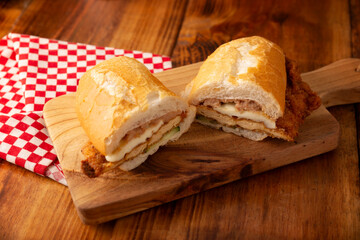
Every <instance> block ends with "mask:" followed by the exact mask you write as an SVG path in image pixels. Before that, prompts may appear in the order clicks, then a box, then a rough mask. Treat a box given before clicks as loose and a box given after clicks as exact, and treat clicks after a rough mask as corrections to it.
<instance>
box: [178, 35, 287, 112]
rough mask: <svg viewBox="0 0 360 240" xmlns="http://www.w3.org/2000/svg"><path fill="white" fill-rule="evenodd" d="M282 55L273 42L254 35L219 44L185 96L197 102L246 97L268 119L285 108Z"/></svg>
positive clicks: (284, 72) (284, 75)
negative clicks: (256, 104)
mask: <svg viewBox="0 0 360 240" xmlns="http://www.w3.org/2000/svg"><path fill="white" fill-rule="evenodd" d="M285 89H286V70H285V55H284V53H283V51H282V50H281V48H280V47H279V46H277V45H276V44H274V43H272V42H270V41H269V40H266V39H264V38H262V37H258V36H254V37H247V38H241V39H237V40H233V41H231V42H228V43H226V44H223V45H221V46H220V47H219V48H218V49H216V51H215V52H214V53H212V54H211V55H210V56H209V57H208V58H207V59H206V61H205V62H204V63H203V65H202V66H201V68H200V70H199V73H198V74H197V76H196V77H195V78H194V79H193V80H192V82H191V83H190V84H189V85H188V86H187V89H186V90H185V95H187V96H185V97H187V98H188V101H189V103H190V104H193V105H198V104H199V103H201V102H202V101H204V100H205V99H207V98H217V99H248V100H252V101H254V102H256V103H258V104H259V105H261V107H262V111H263V112H264V113H265V114H267V115H268V116H269V117H270V118H273V119H277V118H279V117H281V116H283V113H284V109H285Z"/></svg>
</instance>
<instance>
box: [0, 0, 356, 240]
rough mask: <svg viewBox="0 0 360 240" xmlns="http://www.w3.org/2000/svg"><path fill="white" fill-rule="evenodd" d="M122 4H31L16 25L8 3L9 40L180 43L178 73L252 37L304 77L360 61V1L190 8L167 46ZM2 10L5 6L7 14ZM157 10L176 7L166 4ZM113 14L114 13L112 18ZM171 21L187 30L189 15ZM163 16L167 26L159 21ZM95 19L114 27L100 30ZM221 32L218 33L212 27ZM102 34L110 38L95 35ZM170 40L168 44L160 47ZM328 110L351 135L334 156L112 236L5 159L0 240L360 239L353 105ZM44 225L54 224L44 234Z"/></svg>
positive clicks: (175, 208)
mask: <svg viewBox="0 0 360 240" xmlns="http://www.w3.org/2000/svg"><path fill="white" fill-rule="evenodd" d="M15 2H19V3H20V4H21V3H22V2H29V3H30V1H6V4H7V3H11V4H12V3H15ZM33 2H35V3H33ZM60 2H61V3H63V4H64V5H61V4H59V3H60ZM124 2H125V1H88V4H86V1H85V0H81V1H75V2H74V1H71V2H70V1H66V0H65V1H64V0H61V1H60V0H56V1H55V0H54V1H40V0H33V1H31V4H30V5H29V7H31V9H32V10H31V13H30V12H25V13H24V14H23V15H22V16H21V18H19V19H18V17H17V16H20V15H21V12H22V10H21V9H22V5H16V4H15V5H11V6H16V8H15V10H14V12H16V11H17V12H16V14H15V15H13V16H12V17H11V18H12V19H13V20H16V19H18V20H17V22H16V24H15V25H13V20H11V21H7V23H6V21H1V24H2V25H1V26H2V27H1V31H2V35H5V34H6V33H7V32H8V31H15V32H20V33H28V34H34V35H39V36H44V37H54V38H60V39H63V40H69V41H79V42H85V43H90V44H98V45H109V44H110V42H111V41H112V39H113V38H115V37H116V38H117V39H116V42H113V43H111V44H114V45H112V46H114V47H119V48H137V49H139V50H146V51H152V52H157V53H162V54H171V49H172V47H169V48H168V46H170V45H171V44H174V43H176V50H175V52H174V60H175V63H176V64H177V65H178V66H180V65H184V64H188V63H192V62H196V61H199V60H204V59H205V57H206V56H207V54H209V53H211V52H212V51H213V50H214V49H215V48H216V47H217V46H218V45H219V44H220V43H222V42H225V41H228V40H230V39H231V38H235V37H240V36H245V35H254V34H258V35H262V36H265V37H268V38H269V39H271V40H273V41H275V42H277V43H279V45H281V46H282V47H283V48H284V49H285V51H286V53H287V54H288V55H289V56H290V57H292V58H294V59H296V60H298V62H299V67H300V70H301V71H302V72H305V71H310V70H313V69H315V68H319V67H322V66H324V65H326V64H329V63H331V62H333V61H335V60H338V59H341V58H346V57H350V53H351V52H352V53H353V57H360V56H359V55H357V54H354V51H357V50H358V48H357V46H358V45H355V44H354V43H356V41H354V40H353V44H352V48H351V45H350V36H351V35H350V26H349V20H350V17H349V13H348V12H349V9H350V10H351V11H352V12H353V13H352V17H351V20H352V21H351V22H352V26H355V25H356V26H358V24H359V20H357V18H356V17H354V15H355V14H358V10H356V9H358V8H354V6H357V1H356V0H350V3H351V4H352V5H351V8H350V7H349V6H348V1H310V0H307V1H301V2H298V3H290V2H289V1H281V2H279V1H258V0H254V1H226V2H227V3H226V4H221V3H219V2H217V1H206V3H205V1H197V2H196V1H190V3H189V6H188V7H187V12H188V13H187V15H186V16H185V21H184V25H183V27H182V29H181V33H180V37H179V39H178V41H176V34H175V33H171V34H168V36H169V39H164V36H165V35H166V34H164V32H163V30H159V29H160V27H161V26H160V27H159V26H158V24H157V25H156V27H159V28H158V29H153V32H156V33H157V34H151V35H148V34H150V33H149V32H146V31H145V32H146V34H145V35H147V36H144V35H143V31H137V28H138V27H141V24H140V23H139V22H136V21H137V20H136V21H134V19H142V17H141V16H139V13H138V12H137V11H129V12H127V13H126V14H125V13H123V12H124V11H125V12H126V10H124V8H125V9H126V8H127V6H128V5H132V6H135V5H136V4H137V3H135V2H136V1H129V3H124ZM174 2H175V1H174ZM176 2H182V4H184V5H181V6H182V7H179V8H178V9H184V7H185V5H186V2H183V1H176ZM3 3H4V1H2V2H1V4H0V5H1V9H2V10H4V7H3V6H4V5H3ZM142 3H144V2H142ZM105 4H109V5H110V6H116V7H117V9H118V11H117V12H116V13H114V11H112V9H109V8H111V7H103V8H102V11H103V12H101V13H100V14H99V12H98V11H95V10H91V9H92V8H95V9H100V8H99V7H100V6H102V5H105ZM156 4H157V5H159V6H162V4H173V3H168V2H165V1H161V2H160V1H159V2H157V3H156ZM176 4H177V3H176ZM36 5H37V6H36ZM120 5H121V6H120ZM17 6H19V8H18V7H17ZM85 6H86V7H85ZM171 6H173V5H171ZM176 6H177V5H176ZM218 6H220V8H219V7H218ZM133 9H135V8H133ZM237 9H238V10H237ZM5 10H6V11H4V15H2V16H5V18H7V17H9V16H10V15H11V14H12V13H11V12H12V11H13V10H11V9H9V11H7V9H5ZM57 11H58V12H59V13H57ZM104 11H106V14H104ZM174 11H175V10H174ZM49 13H50V14H49ZM80 13H82V14H83V15H81V14H80ZM143 13H146V10H144V11H143V12H141V14H143ZM8 14H10V15H8ZM71 14H72V15H71ZM114 14H115V15H116V16H114ZM169 14H170V13H169ZM104 15H105V16H104ZM107 15H112V16H113V17H111V20H109V18H108V16H107ZM120 15H121V17H118V16H120ZM143 15H144V14H143ZM174 15H175V16H178V18H180V20H179V21H180V23H181V17H182V14H179V15H176V14H174ZM53 16H56V17H53ZM71 16H78V17H77V19H78V20H77V21H79V22H74V20H75V19H76V17H71ZM83 16H85V19H88V20H87V21H88V23H89V24H88V25H87V24H85V23H81V21H82V19H83V18H82V17H83ZM145 16H146V19H148V20H145V21H142V24H143V22H145V23H146V25H147V26H149V25H151V24H152V23H151V21H153V20H154V18H150V17H149V15H146V14H145ZM157 17H158V18H160V19H164V18H162V16H160V15H157ZM56 18H59V19H60V20H57V19H56ZM69 19H70V20H69ZM92 19H94V20H92ZM354 19H355V20H354ZM96 21H98V22H99V23H104V24H103V25H102V26H107V27H101V28H100V26H99V25H100V24H99V25H97V23H96ZM112 21H114V22H115V23H112ZM163 21H165V20H163ZM91 23H93V24H91ZM117 23H118V24H122V26H126V24H129V25H135V26H132V27H131V26H129V27H128V28H127V29H129V30H128V32H127V34H126V35H125V34H120V31H121V29H120V30H118V33H117V34H116V36H112V35H111V34H114V32H113V31H114V29H115V28H116V27H113V24H117ZM172 24H173V25H174V26H173V25H171V26H169V29H171V28H172V27H173V28H174V29H176V28H178V27H180V25H181V24H179V25H176V24H175V23H172ZM217 25H219V26H220V27H218V28H212V27H213V26H217ZM12 26H13V27H12ZM74 26H75V27H74ZM108 26H112V27H108ZM152 26H153V25H152ZM82 28H86V29H87V31H82ZM14 29H15V30H14ZM104 29H105V30H104ZM106 29H108V31H106ZM221 29H223V30H221ZM353 29H354V28H353ZM102 30H103V31H102ZM100 31H102V34H103V36H106V37H103V36H102V35H96V33H97V32H100ZM76 32H80V33H79V34H77V33H76ZM109 32H110V34H109ZM170 32H171V31H170ZM175 32H176V31H175ZM159 33H163V34H159ZM239 33H241V34H242V35H241V34H239ZM109 35H110V37H109V39H108V36H109ZM155 35H157V36H155ZM154 36H155V39H156V41H155V40H154ZM224 36H225V37H224ZM138 39H141V41H138ZM143 39H151V41H150V40H147V41H144V40H143ZM132 41H134V42H132ZM166 41H169V42H170V43H171V44H166V46H163V44H162V43H163V42H166ZM148 44H149V45H148ZM150 44H151V46H150ZM158 46H161V47H158ZM331 112H332V113H333V114H334V115H335V117H336V118H337V119H338V120H339V121H340V124H341V127H342V132H344V130H345V133H346V135H344V134H343V135H342V137H341V139H340V143H341V144H340V146H339V148H338V150H337V151H335V152H332V153H331V154H325V155H323V156H321V157H317V158H312V159H308V160H306V161H303V162H301V163H297V164H295V165H293V166H289V167H285V168H282V169H277V170H274V171H271V172H268V173H266V174H262V175H257V176H254V177H251V178H249V179H245V180H241V181H239V182H236V183H233V184H228V185H226V186H224V187H221V188H217V189H214V190H210V191H207V192H205V193H202V194H197V195H194V196H192V197H188V198H186V199H182V200H178V201H176V202H172V203H170V204H166V205H164V206H162V207H158V208H154V209H151V210H148V211H145V212H142V213H139V214H134V215H131V216H129V217H125V218H122V219H119V220H117V221H116V224H115V227H114V232H112V231H113V230H112V225H111V224H110V225H107V224H106V225H99V226H96V227H94V226H83V225H81V223H80V220H79V219H78V217H77V214H76V212H75V210H74V208H73V205H72V203H71V199H70V195H69V193H68V192H67V190H64V189H66V188H65V187H63V186H61V185H58V184H56V183H53V182H52V181H51V180H49V179H45V178H42V177H40V176H36V175H34V174H32V173H30V172H28V171H26V170H24V169H21V168H19V167H16V166H13V165H11V164H9V163H7V162H4V161H3V162H1V163H0V180H1V181H0V202H1V204H0V212H1V215H0V220H1V221H0V229H1V231H0V238H1V239H26V238H27V239H29V238H30V237H27V235H28V236H31V237H33V238H43V239H53V238H55V236H57V238H59V239H69V238H72V239H75V238H82V239H95V238H101V236H105V237H104V238H110V237H109V236H110V235H112V238H114V239H131V238H134V239H144V238H153V239H165V238H167V239H191V238H193V239H194V238H195V239H214V238H220V239H221V238H230V239H233V238H250V239H258V238H262V239H266V238H268V239H279V238H283V239H289V238H293V239H294V238H295V239H304V238H308V239H311V238H312V239H319V238H323V239H326V238H331V237H332V238H333V239H356V238H357V236H359V235H360V233H359V229H360V226H359V222H360V219H359V216H357V215H358V213H359V211H360V210H359V203H358V196H359V192H358V191H359V190H358V189H359V186H358V184H359V178H358V168H357V167H356V166H357V165H356V164H357V159H358V150H357V148H356V144H357V143H356V128H355V120H354V118H355V116H354V110H353V108H352V107H351V106H346V107H336V108H333V109H331ZM358 116H359V115H358ZM357 119H359V117H357ZM358 122H359V120H358ZM6 179H7V180H6ZM22 186H24V187H22ZM34 186H37V187H34ZM23 188H24V189H25V190H24V189H23ZM18 189H20V190H18ZM32 189H36V191H33V190H32ZM54 189H55V190H54ZM47 191H50V192H52V191H53V193H52V194H50V195H49V196H50V197H49V196H48V195H46V192H47ZM39 196H40V197H39ZM59 196H60V200H59ZM26 199H30V200H37V201H39V203H36V204H35V205H34V206H33V207H28V206H27V205H25V204H23V205H22V203H24V202H25V201H26ZM54 199H55V200H54ZM18 201H19V203H18ZM322 201H324V202H325V204H322V203H321V202H322ZM3 202H5V204H3ZM43 209H45V210H48V211H43ZM54 209H55V210H54ZM63 209H65V210H63ZM29 213H30V214H29ZM28 214H29V216H28ZM56 216H60V217H59V218H58V220H54V219H56ZM22 223H26V228H25V230H21V229H24V228H23V227H22V226H23V224H22ZM44 223H47V224H48V225H47V226H46V227H45V226H44ZM4 229H5V230H4ZM44 229H46V231H45V230H44ZM31 231H33V232H31Z"/></svg>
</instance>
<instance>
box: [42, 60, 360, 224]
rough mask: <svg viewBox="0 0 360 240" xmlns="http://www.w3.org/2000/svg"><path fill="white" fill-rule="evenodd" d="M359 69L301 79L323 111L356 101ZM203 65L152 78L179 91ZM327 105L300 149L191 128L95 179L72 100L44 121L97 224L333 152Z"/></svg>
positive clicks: (348, 63) (57, 103)
mask: <svg viewBox="0 0 360 240" xmlns="http://www.w3.org/2000/svg"><path fill="white" fill-rule="evenodd" d="M359 64H360V60H359V59H345V60H341V61H338V62H335V63H333V64H331V65H328V66H326V67H324V68H321V69H319V70H316V71H313V72H309V73H305V74H303V75H302V77H303V79H304V80H305V81H307V82H308V83H309V84H310V85H311V87H312V88H313V89H314V90H315V91H316V92H318V93H319V95H320V96H321V98H322V100H323V103H324V104H325V106H333V105H338V104H346V103H353V102H359V100H360V74H359V73H358V72H356V71H355V68H356V67H357V66H358V65H359ZM200 66H201V63H196V64H192V65H188V66H184V67H180V68H176V69H172V70H168V71H166V72H162V73H158V74H155V75H156V76H157V77H158V78H159V79H160V80H161V81H162V82H164V84H165V85H166V86H167V87H169V88H170V89H171V90H173V91H174V92H177V93H179V92H180V91H181V90H183V89H184V86H185V84H186V83H187V82H189V81H190V80H191V79H192V78H193V77H194V76H195V75H196V73H197V71H198V69H199V67H200ZM325 106H321V107H320V109H318V110H317V111H315V112H314V113H313V114H312V115H311V116H310V117H309V118H307V120H306V121H305V123H304V125H303V126H302V127H301V129H300V134H299V137H298V138H297V140H296V142H295V143H289V142H285V141H281V140H277V139H266V140H264V141H262V142H253V141H250V140H247V139H244V138H241V137H237V136H234V135H232V134H228V133H224V132H221V131H218V130H214V129H210V128H207V127H204V126H201V125H199V124H196V123H194V124H193V125H192V127H191V128H190V130H189V132H188V133H186V134H184V135H183V136H182V137H181V138H180V139H179V140H178V141H176V142H174V143H170V144H168V145H167V146H166V147H163V148H161V149H160V150H159V151H158V152H157V153H156V154H154V155H153V156H151V157H150V158H148V160H147V161H146V162H145V163H144V164H142V165H141V166H140V167H138V168H136V169H135V170H133V171H131V172H122V171H120V170H117V169H116V170H113V171H111V172H108V173H105V174H103V175H102V176H100V177H98V178H88V177H86V176H85V175H84V174H83V173H82V172H81V170H80V162H81V160H82V159H83V156H82V154H81V152H80V149H81V147H82V146H83V145H84V144H85V143H86V142H87V141H88V138H87V136H86V135H85V133H84V131H83V130H82V128H81V127H80V125H79V122H78V120H77V118H76V113H75V108H74V94H68V95H65V96H61V97H58V98H55V99H52V100H51V101H49V102H48V103H47V104H46V105H45V107H44V119H45V123H46V126H47V128H48V131H49V134H50V137H51V139H52V141H53V143H54V146H55V150H56V152H57V155H58V158H59V161H60V163H61V166H62V168H63V170H64V174H65V177H66V180H67V183H68V186H69V190H70V192H71V196H72V198H73V201H74V204H75V207H76V209H77V210H78V213H79V216H80V218H81V220H82V221H83V222H84V223H86V224H97V223H101V222H105V221H108V220H111V219H115V218H119V217H122V216H126V215H129V214H131V213H135V212H139V211H142V210H145V209H148V208H151V207H154V206H157V205H160V204H163V203H166V202H169V201H172V200H175V199H179V198H182V197H185V196H188V195H191V194H194V193H198V192H200V191H204V190H206V189H210V188H214V187H217V186H220V185H223V184H225V183H229V182H231V181H235V180H238V179H241V178H244V177H248V176H251V175H254V174H257V173H260V172H264V171H267V170H270V169H274V168H277V167H280V166H284V165H287V164H290V163H293V162H297V161H299V160H302V159H306V158H309V157H311V156H315V155H318V154H321V153H325V152H327V151H331V150H333V149H335V148H336V147H337V145H338V137H339V124H338V123H337V121H336V120H335V119H334V117H333V116H332V115H331V114H330V113H329V112H328V111H327V110H326V108H325Z"/></svg>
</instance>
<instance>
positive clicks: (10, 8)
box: [0, 0, 31, 37]
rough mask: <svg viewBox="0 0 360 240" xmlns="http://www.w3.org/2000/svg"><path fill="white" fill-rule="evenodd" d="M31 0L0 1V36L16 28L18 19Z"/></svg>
mask: <svg viewBox="0 0 360 240" xmlns="http://www.w3.org/2000/svg"><path fill="white" fill-rule="evenodd" d="M30 2H31V0H19V1H17V0H12V1H1V2H0V37H3V36H5V35H6V34H8V33H9V32H12V31H13V30H14V27H15V26H16V23H17V21H18V19H19V18H20V17H21V15H22V14H23V13H24V11H25V10H26V9H27V7H28V5H29V4H30Z"/></svg>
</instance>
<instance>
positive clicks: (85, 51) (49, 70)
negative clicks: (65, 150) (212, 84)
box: [0, 33, 171, 185]
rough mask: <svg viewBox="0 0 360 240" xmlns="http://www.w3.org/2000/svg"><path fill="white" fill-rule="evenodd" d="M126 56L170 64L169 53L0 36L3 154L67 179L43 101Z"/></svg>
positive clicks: (153, 65) (156, 66)
mask: <svg viewBox="0 0 360 240" xmlns="http://www.w3.org/2000/svg"><path fill="white" fill-rule="evenodd" d="M115 56H128V57H133V58H135V59H137V60H138V61H140V62H142V63H144V64H145V66H146V67H147V68H148V69H149V70H150V71H151V72H160V71H163V70H165V69H169V68H171V61H170V58H169V57H165V56H159V55H155V54H152V53H144V52H140V51H126V50H123V49H114V48H109V47H97V46H92V45H85V44H79V43H69V42H64V41H58V40H51V39H46V38H40V37H35V36H29V35H23V34H15V33H10V34H8V35H7V36H5V37H4V38H2V39H1V41H0V158H1V159H5V160H7V161H8V162H11V163H14V164H16V165H18V166H21V167H24V168H26V169H28V170H30V171H32V172H35V173H37V174H40V175H43V176H47V177H50V178H51V179H54V180H55V181H58V182H60V183H62V184H64V185H66V181H65V178H64V175H63V173H62V170H61V166H60V165H59V162H58V160H57V158H56V153H55V151H54V148H53V145H52V142H51V140H50V138H49V136H48V133H47V130H46V128H45V125H44V120H43V118H42V110H43V107H44V104H45V103H46V102H47V101H48V100H50V99H52V98H54V97H57V96H61V95H64V94H66V93H70V92H75V91H76V86H77V83H78V80H79V78H80V77H81V76H82V74H83V73H84V72H85V71H86V70H88V69H89V68H91V67H92V66H95V65H96V64H98V63H99V62H101V61H103V60H106V59H109V58H112V57H115Z"/></svg>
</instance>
